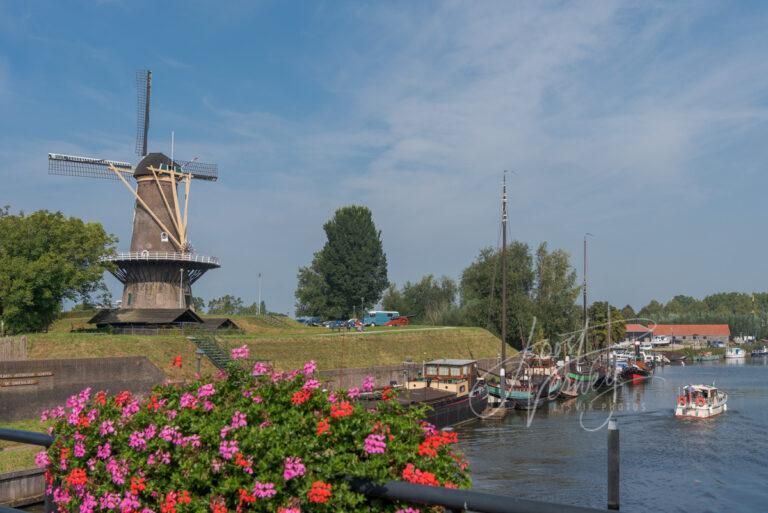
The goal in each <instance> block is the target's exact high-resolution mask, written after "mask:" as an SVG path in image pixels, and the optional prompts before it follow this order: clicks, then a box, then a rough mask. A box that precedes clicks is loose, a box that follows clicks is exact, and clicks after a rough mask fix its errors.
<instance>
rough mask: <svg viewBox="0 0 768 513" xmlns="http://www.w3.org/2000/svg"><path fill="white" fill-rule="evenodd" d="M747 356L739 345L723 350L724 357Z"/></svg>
mask: <svg viewBox="0 0 768 513" xmlns="http://www.w3.org/2000/svg"><path fill="white" fill-rule="evenodd" d="M746 356H747V353H746V351H744V349H742V348H740V347H729V348H728V349H726V350H725V357H726V358H729V359H730V358H745V357H746Z"/></svg>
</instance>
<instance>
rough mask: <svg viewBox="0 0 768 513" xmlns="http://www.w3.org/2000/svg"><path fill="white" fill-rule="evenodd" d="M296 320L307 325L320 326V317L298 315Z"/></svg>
mask: <svg viewBox="0 0 768 513" xmlns="http://www.w3.org/2000/svg"><path fill="white" fill-rule="evenodd" d="M296 322H300V323H301V324H304V325H305V326H320V317H309V316H305V317H296Z"/></svg>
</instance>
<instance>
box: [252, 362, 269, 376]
mask: <svg viewBox="0 0 768 513" xmlns="http://www.w3.org/2000/svg"><path fill="white" fill-rule="evenodd" d="M269 371H270V369H269V365H267V364H266V363H264V362H256V363H255V364H253V371H252V372H251V375H252V376H261V375H262V374H266V373H268V372H269Z"/></svg>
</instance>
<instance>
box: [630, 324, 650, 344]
mask: <svg viewBox="0 0 768 513" xmlns="http://www.w3.org/2000/svg"><path fill="white" fill-rule="evenodd" d="M624 328H625V329H626V335H625V336H626V339H627V340H640V341H643V340H647V339H650V338H651V334H652V331H651V329H650V328H648V327H646V326H643V325H642V324H631V323H628V324H626V325H625V326H624Z"/></svg>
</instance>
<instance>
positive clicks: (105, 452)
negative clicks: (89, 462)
mask: <svg viewBox="0 0 768 513" xmlns="http://www.w3.org/2000/svg"><path fill="white" fill-rule="evenodd" d="M111 455H112V447H111V446H110V445H109V442H107V443H105V444H104V445H99V446H98V447H97V448H96V457H97V458H100V459H102V460H106V459H107V458H109V457H110V456H111Z"/></svg>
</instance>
